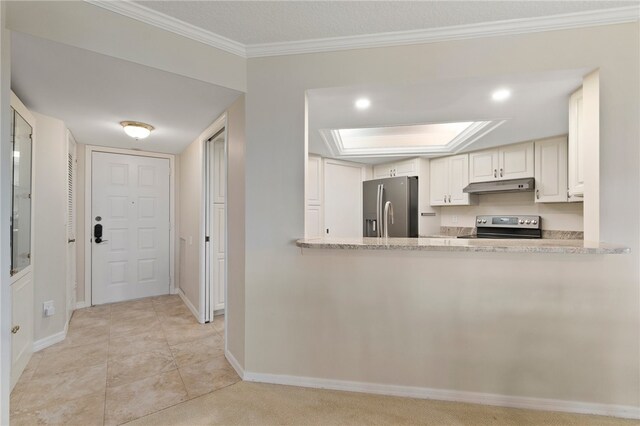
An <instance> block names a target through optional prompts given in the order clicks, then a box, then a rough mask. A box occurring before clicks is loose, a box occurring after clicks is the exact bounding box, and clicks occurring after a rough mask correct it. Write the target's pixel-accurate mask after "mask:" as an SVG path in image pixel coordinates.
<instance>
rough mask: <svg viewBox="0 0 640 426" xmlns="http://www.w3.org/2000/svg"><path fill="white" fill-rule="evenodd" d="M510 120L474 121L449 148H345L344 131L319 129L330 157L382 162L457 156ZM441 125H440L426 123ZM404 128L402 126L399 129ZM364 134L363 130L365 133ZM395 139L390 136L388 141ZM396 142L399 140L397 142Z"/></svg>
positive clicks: (445, 145) (449, 144)
mask: <svg viewBox="0 0 640 426" xmlns="http://www.w3.org/2000/svg"><path fill="white" fill-rule="evenodd" d="M506 122H507V120H503V119H499V120H484V121H474V122H472V123H471V124H470V125H469V126H468V127H467V128H466V129H464V130H463V131H462V132H460V133H459V134H458V135H456V136H455V137H454V138H453V139H451V140H450V141H449V142H447V143H446V144H442V145H417V146H404V147H403V146H394V147H389V146H383V147H370V146H369V147H360V148H346V147H345V146H344V142H343V140H342V135H341V134H340V130H341V129H318V132H319V133H320V137H321V138H322V140H323V142H324V143H325V145H326V147H327V149H328V150H329V152H330V153H331V155H332V156H333V157H335V158H338V159H343V160H346V159H349V158H353V157H356V158H380V157H411V156H422V157H433V156H441V155H447V154H456V153H458V152H460V151H461V150H463V149H465V148H467V147H468V146H469V145H471V144H473V143H474V142H476V141H477V140H478V139H480V138H482V137H483V136H485V135H486V134H488V133H489V132H492V131H493V130H495V129H496V128H498V127H499V126H501V125H503V124H504V123H506ZM425 124H441V123H425ZM392 127H394V126H392ZM397 127H403V126H397ZM363 130H364V129H363ZM367 130H368V129H367ZM394 137H395V136H393V135H389V136H388V138H389V139H393V138H394ZM396 141H397V138H396Z"/></svg>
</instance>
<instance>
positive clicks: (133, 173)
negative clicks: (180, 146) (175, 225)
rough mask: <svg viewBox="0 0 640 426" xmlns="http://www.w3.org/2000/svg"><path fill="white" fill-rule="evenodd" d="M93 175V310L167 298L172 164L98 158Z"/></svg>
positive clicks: (120, 157)
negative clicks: (98, 236) (107, 305)
mask: <svg viewBox="0 0 640 426" xmlns="http://www.w3.org/2000/svg"><path fill="white" fill-rule="evenodd" d="M91 169H92V173H91V179H92V180H91V183H92V185H91V193H92V195H91V197H92V198H91V224H92V225H91V232H92V243H91V244H92V250H91V268H92V270H91V278H92V304H94V305H97V304H102V303H110V302H118V301H122V300H130V299H137V298H141V297H148V296H158V295H161V294H168V293H169V286H170V275H169V274H170V269H169V253H170V251H169V241H170V240H169V233H170V223H169V220H170V215H169V209H170V200H169V194H170V192H169V185H170V183H169V180H170V178H169V174H170V168H169V160H168V159H164V158H151V157H142V156H135V155H124V154H111V153H103V152H94V153H93V157H92V165H91ZM100 226H101V227H102V237H101V238H97V234H96V232H99V229H98V228H99V227H100Z"/></svg>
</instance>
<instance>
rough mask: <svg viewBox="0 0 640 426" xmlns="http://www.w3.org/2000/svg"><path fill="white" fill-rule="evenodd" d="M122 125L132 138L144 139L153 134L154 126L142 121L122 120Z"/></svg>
mask: <svg viewBox="0 0 640 426" xmlns="http://www.w3.org/2000/svg"><path fill="white" fill-rule="evenodd" d="M120 125H121V126H122V127H123V129H124V132H125V133H126V134H127V135H129V136H131V137H132V138H134V139H136V140H138V139H144V138H146V137H147V136H149V135H150V134H151V131H152V130H153V129H154V127H153V126H152V125H150V124H146V123H140V122H138V121H121V122H120Z"/></svg>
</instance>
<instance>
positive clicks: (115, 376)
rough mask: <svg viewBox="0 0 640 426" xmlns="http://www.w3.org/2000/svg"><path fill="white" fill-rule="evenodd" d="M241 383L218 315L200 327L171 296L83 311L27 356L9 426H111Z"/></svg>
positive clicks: (222, 318)
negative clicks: (60, 335) (53, 340)
mask: <svg viewBox="0 0 640 426" xmlns="http://www.w3.org/2000/svg"><path fill="white" fill-rule="evenodd" d="M239 380H240V378H239V377H238V375H237V374H236V372H235V371H234V369H233V368H232V367H231V366H230V365H229V363H228V362H227V360H226V359H225V357H224V317H222V316H221V317H216V320H215V321H213V322H212V323H210V324H199V323H198V322H197V321H196V320H195V318H194V317H193V315H192V314H191V312H190V311H189V309H188V308H187V307H186V306H185V305H184V303H183V302H182V300H181V299H180V297H179V296H177V295H169V296H159V297H154V298H148V299H140V300H135V301H130V302H121V303H115V304H110V305H101V306H96V307H92V308H85V309H80V310H77V311H75V312H74V314H73V317H72V319H71V323H70V326H69V331H68V334H67V337H66V339H65V340H64V341H62V342H60V343H57V344H55V345H53V346H50V347H49V348H47V349H44V350H42V351H40V352H37V353H35V354H33V357H32V359H31V361H30V362H29V365H28V366H27V368H26V369H25V371H24V373H23V374H22V376H21V378H20V381H19V382H18V384H17V385H16V387H15V388H14V390H13V392H12V394H11V424H12V425H33V424H82V425H102V424H107V425H117V424H122V423H125V422H128V421H130V420H133V419H136V418H139V417H142V416H145V415H148V414H151V413H154V412H156V411H159V410H162V409H165V408H167V407H170V406H172V405H175V404H178V403H180V402H184V401H187V400H189V399H192V398H195V397H198V396H201V395H204V394H206V393H209V392H212V391H214V390H217V389H221V388H223V387H226V386H228V385H231V384H233V383H236V382H238V381H239Z"/></svg>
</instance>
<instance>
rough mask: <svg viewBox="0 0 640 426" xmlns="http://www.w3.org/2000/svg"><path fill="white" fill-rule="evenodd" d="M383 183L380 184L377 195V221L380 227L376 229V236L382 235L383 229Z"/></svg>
mask: <svg viewBox="0 0 640 426" xmlns="http://www.w3.org/2000/svg"><path fill="white" fill-rule="evenodd" d="M381 189H382V184H378V195H377V196H376V223H377V224H378V229H377V231H376V237H380V236H381V235H380V234H381V229H382V220H381V219H382V218H381V216H382V214H381V213H382V212H381V211H380V210H381V204H382V199H381V198H382V196H381V195H382V191H381Z"/></svg>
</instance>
